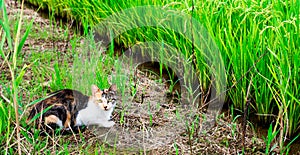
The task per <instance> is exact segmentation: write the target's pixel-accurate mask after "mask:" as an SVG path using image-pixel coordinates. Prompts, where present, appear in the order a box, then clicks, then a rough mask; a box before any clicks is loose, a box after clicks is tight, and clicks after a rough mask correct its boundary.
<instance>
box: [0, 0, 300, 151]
mask: <svg viewBox="0 0 300 155" xmlns="http://www.w3.org/2000/svg"><path fill="white" fill-rule="evenodd" d="M0 2H1V3H0V9H1V13H0V15H1V18H0V24H1V29H0V30H1V31H0V37H1V40H0V41H1V42H0V60H1V62H0V65H1V66H0V67H1V78H0V79H1V81H0V85H1V86H2V87H1V91H2V92H1V96H2V98H0V113H1V115H0V117H1V122H0V133H1V135H4V136H1V138H0V143H1V146H3V149H1V150H3V151H4V152H3V153H10V154H14V153H15V151H19V150H21V149H17V148H16V145H17V144H18V145H19V146H18V148H31V149H28V150H23V151H24V152H26V151H27V152H29V150H35V151H38V150H45V149H48V145H50V144H49V143H51V142H52V143H53V144H56V143H58V144H61V145H59V146H60V148H65V147H70V146H69V144H70V143H72V142H71V141H72V140H71V141H70V142H68V143H66V144H62V143H65V141H63V140H62V139H55V140H53V139H52V141H50V140H49V141H46V142H45V141H44V142H43V141H39V140H38V139H39V138H38V134H34V135H31V134H29V133H27V132H26V131H27V130H28V129H25V128H23V127H24V126H26V124H25V121H24V120H25V117H24V116H25V115H26V110H27V109H28V107H29V106H30V105H32V104H34V103H36V102H38V101H39V100H38V98H40V97H42V96H46V94H47V93H48V92H49V91H50V90H51V91H53V90H58V89H62V88H66V87H71V85H72V83H71V82H70V81H71V80H72V77H71V76H70V72H71V71H70V69H69V68H70V67H69V66H70V63H72V61H73V60H72V58H73V57H74V55H76V54H78V53H77V51H76V47H80V41H81V40H82V36H84V35H88V32H89V30H90V29H91V28H93V26H95V25H96V24H97V23H99V22H101V20H102V19H104V18H105V17H107V16H109V15H111V14H112V13H114V12H117V11H120V10H122V9H126V8H131V7H135V6H143V5H155V6H163V7H167V8H171V9H176V10H179V11H182V12H184V13H187V14H189V15H191V17H193V18H195V19H197V20H198V21H199V22H201V23H202V24H203V25H204V26H205V28H206V29H207V30H208V32H209V33H210V35H211V36H212V37H213V39H214V40H215V42H216V44H217V46H218V48H219V49H220V52H221V55H222V58H223V61H224V63H225V67H226V76H227V86H228V91H227V92H226V103H228V107H229V109H230V111H231V112H230V114H232V116H231V117H232V119H231V121H233V120H235V119H233V118H235V116H238V115H239V114H241V113H243V112H244V109H245V108H248V109H247V110H248V111H249V112H248V117H250V118H254V119H255V120H258V123H259V124H265V125H266V126H267V128H269V130H268V133H267V135H265V137H266V138H265V141H264V142H265V148H264V152H265V153H270V152H271V151H276V148H278V150H279V151H278V152H280V153H287V152H288V151H289V149H290V144H292V142H293V140H295V139H296V138H297V137H299V131H300V115H299V113H300V87H299V83H300V76H299V73H300V47H299V45H300V39H299V36H300V34H299V33H300V26H299V25H300V21H299V19H300V14H299V10H300V8H299V7H300V2H299V1H298V0H286V1H284V0H263V1H257V0H247V1H246V0H235V1H231V0H228V1H219V0H216V1H209V0H205V1H193V0H189V1H175V0H155V1H153V0H145V1H134V0H128V1H121V0H116V1H110V0H108V1H105V0H101V1H97V0H89V1H72V0H64V1H62V0H51V1H50V0H49V1H48V0H43V1H40V0H28V1H26V2H28V3H30V4H33V5H36V6H37V7H38V8H39V10H46V11H48V13H49V14H48V17H49V20H48V21H47V22H46V23H45V22H44V21H37V20H36V19H37V18H36V17H30V16H26V12H24V11H23V12H22V11H21V10H17V11H16V12H7V10H6V6H7V4H10V5H12V3H13V2H10V1H9V2H6V3H4V1H0ZM16 4H19V8H21V7H22V8H23V5H21V3H16ZM8 15H10V16H8ZM30 15H33V14H30ZM34 15H35V16H37V14H34ZM57 16H58V17H60V18H62V19H67V21H69V22H66V23H71V21H74V22H73V23H75V25H76V26H77V27H79V28H80V29H82V32H83V34H82V36H81V35H79V34H73V30H71V26H69V25H67V24H63V23H62V22H58V21H57V20H55V17H57ZM37 25H44V28H40V27H38V26H37ZM76 26H75V27H76ZM72 28H74V27H72ZM49 32H50V33H49ZM29 38H31V39H29ZM34 40H38V42H39V43H38V44H40V45H42V46H36V47H35V45H36V43H35V42H34ZM151 40H152V41H161V40H163V41H164V42H167V43H169V44H171V45H173V46H174V47H176V48H178V49H181V50H182V51H191V52H190V53H187V56H190V55H193V56H194V58H195V66H196V69H197V71H198V75H199V81H200V83H201V85H202V86H203V88H202V90H203V92H202V93H203V94H207V93H208V92H209V88H210V84H211V82H212V81H211V79H210V76H209V75H210V66H208V65H206V64H205V63H204V61H203V55H202V54H201V51H200V50H199V49H197V48H195V49H193V50H192V48H193V46H192V42H191V41H188V40H186V39H182V34H178V33H175V32H173V31H172V30H163V29H161V28H157V27H143V28H139V29H135V30H130V31H128V32H126V33H124V34H122V35H121V36H119V37H118V38H117V39H116V40H115V45H113V46H115V47H122V48H124V49H126V48H128V47H130V46H132V45H134V44H135V43H136V42H144V41H151ZM47 46H48V47H51V48H47ZM69 46H70V47H72V48H69ZM113 46H112V47H113ZM39 51H43V52H39ZM114 59H115V58H114V57H113V56H112V55H108V56H106V58H105V59H103V60H105V61H104V63H103V64H102V65H103V66H99V67H98V70H97V71H98V72H97V76H98V77H99V79H101V80H99V81H97V84H98V85H99V86H100V87H101V88H105V87H107V86H108V76H107V75H109V74H110V67H112V66H113V65H114V64H113V60H114ZM99 65H101V64H99ZM202 104H204V103H202ZM247 104H248V105H249V106H246V105H247ZM19 125H21V126H19ZM231 130H232V128H231ZM14 135H17V136H16V137H14ZM75 139H76V138H75ZM81 139H83V140H82V141H81V145H80V147H81V148H82V150H85V151H88V150H89V149H88V148H90V147H93V148H98V147H100V148H101V149H102V150H105V149H106V148H107V147H106V146H105V145H104V144H93V145H92V144H89V143H88V142H87V141H85V140H84V139H85V138H81ZM20 141H22V143H20ZM31 143H35V144H36V145H34V146H32V145H31ZM77 143H78V141H77ZM86 146H88V147H87V148H86ZM32 147H33V148H32ZM55 147H56V146H55V145H53V148H52V150H57V148H55ZM52 150H51V149H49V153H50V152H51V151H52ZM175 150H176V149H175ZM64 151H67V149H64ZM64 151H62V152H64ZM92 152H94V151H92ZM96 152H97V151H96ZM176 152H177V151H175V153H176ZM36 153H37V152H36Z"/></svg>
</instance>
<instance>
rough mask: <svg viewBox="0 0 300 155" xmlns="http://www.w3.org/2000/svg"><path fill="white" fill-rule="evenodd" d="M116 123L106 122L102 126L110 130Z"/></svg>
mask: <svg viewBox="0 0 300 155" xmlns="http://www.w3.org/2000/svg"><path fill="white" fill-rule="evenodd" d="M115 124H116V123H115V122H114V121H106V122H104V123H102V126H103V127H106V128H110V127H112V126H114V125H115Z"/></svg>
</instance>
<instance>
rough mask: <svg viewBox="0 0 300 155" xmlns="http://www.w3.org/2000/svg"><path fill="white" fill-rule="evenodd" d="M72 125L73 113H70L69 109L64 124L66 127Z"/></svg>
mask: <svg viewBox="0 0 300 155" xmlns="http://www.w3.org/2000/svg"><path fill="white" fill-rule="evenodd" d="M70 125H71V114H70V112H69V111H68V112H67V119H66V121H65V123H64V126H65V128H68V127H69V126H70Z"/></svg>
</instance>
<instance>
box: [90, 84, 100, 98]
mask: <svg viewBox="0 0 300 155" xmlns="http://www.w3.org/2000/svg"><path fill="white" fill-rule="evenodd" d="M99 92H100V93H102V91H101V90H100V89H99V88H98V87H97V86H96V85H92V94H93V96H95V95H96V93H99Z"/></svg>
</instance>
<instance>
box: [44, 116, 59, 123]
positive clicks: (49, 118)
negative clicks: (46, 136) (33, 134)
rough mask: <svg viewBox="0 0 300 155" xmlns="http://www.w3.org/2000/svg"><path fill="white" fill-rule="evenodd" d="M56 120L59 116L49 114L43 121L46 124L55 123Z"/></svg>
mask: <svg viewBox="0 0 300 155" xmlns="http://www.w3.org/2000/svg"><path fill="white" fill-rule="evenodd" d="M58 120H59V118H58V117H56V116H55V115H49V116H47V117H45V123H46V124H49V123H57V121H58Z"/></svg>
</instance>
